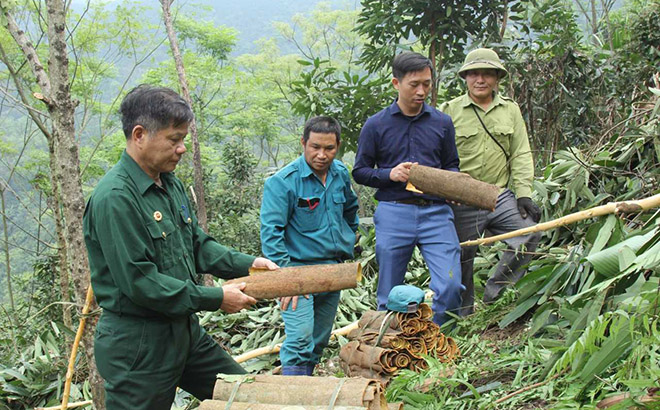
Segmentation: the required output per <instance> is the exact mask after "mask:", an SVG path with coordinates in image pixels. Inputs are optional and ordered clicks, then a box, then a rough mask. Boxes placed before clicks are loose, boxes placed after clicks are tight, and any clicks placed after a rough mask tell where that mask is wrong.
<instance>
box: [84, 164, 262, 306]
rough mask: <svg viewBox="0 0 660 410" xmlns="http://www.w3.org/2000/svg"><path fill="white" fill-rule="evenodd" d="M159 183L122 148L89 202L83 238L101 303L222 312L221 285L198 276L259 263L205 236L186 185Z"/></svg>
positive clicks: (241, 270)
mask: <svg viewBox="0 0 660 410" xmlns="http://www.w3.org/2000/svg"><path fill="white" fill-rule="evenodd" d="M160 178H161V181H162V188H161V187H159V186H158V185H156V183H155V182H154V180H153V179H151V178H150V177H149V176H148V175H147V174H146V173H145V172H144V171H143V170H142V169H141V168H140V166H139V165H138V164H137V163H136V162H135V161H134V160H133V158H131V156H130V155H128V154H127V153H126V151H124V152H123V153H122V156H121V159H120V160H119V162H118V163H117V164H116V165H115V166H114V167H113V168H112V169H111V170H110V171H109V172H108V173H107V174H106V175H105V176H104V177H103V178H102V179H101V181H100V182H99V183H98V185H97V186H96V188H95V189H94V192H93V193H92V196H91V197H90V199H89V201H88V202H87V207H86V209H85V216H84V219H83V233H84V236H85V244H86V245H87V251H88V253H89V265H90V268H91V279H92V286H93V289H94V294H95V295H96V300H97V301H98V303H99V305H100V306H101V307H102V308H103V309H107V310H109V311H112V312H114V313H117V314H127V315H133V316H141V317H163V318H164V317H168V318H175V317H180V316H184V315H189V314H191V313H193V312H197V311H201V310H217V309H218V308H219V307H220V305H221V304H222V296H223V293H222V288H213V287H205V286H199V285H197V284H196V283H195V279H194V275H195V273H196V272H208V273H212V274H214V275H216V276H219V277H222V278H234V277H240V276H245V275H247V273H248V269H249V267H250V266H251V265H252V262H253V261H254V259H255V258H254V257H253V256H249V255H245V254H242V253H239V252H236V251H233V250H231V249H228V248H225V247H224V246H222V245H220V244H219V243H217V242H216V241H215V240H214V239H213V238H211V237H210V236H208V235H206V234H205V233H204V231H203V230H202V229H201V228H200V227H199V226H198V225H197V218H196V217H195V215H194V213H193V212H192V207H191V205H190V201H189V200H188V197H187V196H186V192H185V188H184V186H183V184H182V183H181V181H179V180H178V179H177V178H176V177H175V176H174V175H173V174H170V173H163V174H161V175H160Z"/></svg>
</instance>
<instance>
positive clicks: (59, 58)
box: [0, 0, 105, 410]
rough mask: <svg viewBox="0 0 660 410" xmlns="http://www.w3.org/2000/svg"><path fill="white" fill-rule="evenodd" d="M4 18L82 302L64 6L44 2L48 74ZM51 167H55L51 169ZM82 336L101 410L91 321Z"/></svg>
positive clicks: (79, 205)
mask: <svg viewBox="0 0 660 410" xmlns="http://www.w3.org/2000/svg"><path fill="white" fill-rule="evenodd" d="M0 9H1V10H2V13H3V14H4V16H5V24H6V27H7V29H8V31H9V32H10V34H11V35H12V37H13V38H14V40H15V41H16V43H17V44H18V45H19V47H20V48H21V51H22V52H23V54H24V55H25V58H26V59H27V63H28V64H29V66H30V68H31V69H32V72H33V74H34V76H35V78H36V81H37V84H39V87H40V88H41V91H42V93H41V94H35V97H36V98H38V99H40V100H41V101H43V102H44V103H45V104H46V106H47V107H48V112H49V114H50V118H51V122H52V131H51V132H50V134H48V133H44V135H46V137H47V138H52V140H53V141H52V143H53V144H54V151H55V161H52V162H51V172H52V173H53V174H54V175H55V181H56V184H57V185H60V187H61V191H60V192H61V195H62V206H63V216H64V220H65V227H66V243H67V248H68V249H67V255H68V257H69V267H70V269H71V273H72V277H73V281H74V289H75V293H76V300H77V302H78V303H79V304H81V305H82V304H83V303H84V301H85V296H86V294H87V288H88V287H89V283H90V281H89V274H88V272H89V263H88V261H87V250H86V248H85V243H84V240H83V235H82V217H83V212H84V208H85V202H84V199H83V193H82V185H81V180H80V162H79V158H78V145H77V144H76V140H75V126H74V112H75V108H76V102H74V101H73V100H72V99H71V92H70V85H69V58H68V55H67V44H66V35H67V34H66V5H65V3H64V1H62V0H51V1H48V2H47V9H48V10H47V12H48V44H49V47H48V51H49V59H48V63H49V64H48V73H46V70H45V69H44V66H43V65H42V64H41V62H40V60H39V55H38V54H37V52H36V50H35V48H34V46H33V45H32V43H31V42H30V40H29V39H28V38H27V36H26V35H25V32H24V31H23V30H21V29H20V28H19V27H18V25H17V24H16V20H15V19H14V16H13V15H12V13H11V12H10V11H9V9H8V8H7V5H6V4H4V3H3V4H2V5H0ZM52 167H55V169H52ZM92 322H93V323H92V326H90V327H89V328H88V329H89V330H88V331H87V332H85V335H84V336H83V341H82V343H83V347H84V348H85V353H86V357H87V365H88V368H89V381H90V385H91V388H92V395H93V398H94V405H95V407H96V409H97V410H102V409H105V392H104V390H103V381H102V379H101V377H100V375H99V374H98V370H97V369H96V363H95V362H94V343H93V329H94V326H93V325H95V323H94V322H95V321H92Z"/></svg>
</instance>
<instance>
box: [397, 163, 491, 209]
mask: <svg viewBox="0 0 660 410" xmlns="http://www.w3.org/2000/svg"><path fill="white" fill-rule="evenodd" d="M409 181H410V183H411V184H413V185H414V186H415V188H417V189H418V190H419V191H422V192H423V193H425V194H429V195H433V196H437V197H440V198H445V199H449V200H451V201H456V202H458V203H460V204H462V205H469V206H474V207H477V208H481V209H486V210H488V211H494V210H495V205H496V204H497V197H498V195H499V193H500V188H499V187H497V186H495V185H492V184H487V183H485V182H481V181H479V180H476V179H474V178H472V177H471V176H469V175H468V174H465V173H461V172H452V171H445V170H443V169H437V168H431V167H427V166H424V165H417V164H415V165H413V166H412V167H411V168H410V178H409ZM406 189H409V190H412V189H410V188H406Z"/></svg>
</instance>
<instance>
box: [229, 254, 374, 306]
mask: <svg viewBox="0 0 660 410" xmlns="http://www.w3.org/2000/svg"><path fill="white" fill-rule="evenodd" d="M361 278H362V266H361V265H360V263H359V262H355V263H337V264H331V265H307V266H292V267H288V268H280V269H277V270H273V271H264V270H257V271H254V272H253V271H251V273H250V276H244V277H242V278H237V279H232V280H230V281H227V282H226V283H227V284H231V283H241V282H245V284H246V286H245V289H244V290H243V292H244V293H245V294H246V295H249V296H252V297H253V298H255V299H271V298H280V297H284V296H298V295H307V294H310V293H319V292H331V291H335V290H342V289H350V288H355V287H357V283H358V281H359V280H360V279H361Z"/></svg>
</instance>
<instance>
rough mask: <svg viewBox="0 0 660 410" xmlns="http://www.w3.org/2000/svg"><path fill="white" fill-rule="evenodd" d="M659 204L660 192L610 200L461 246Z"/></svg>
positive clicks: (632, 211)
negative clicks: (639, 197) (634, 197)
mask: <svg viewBox="0 0 660 410" xmlns="http://www.w3.org/2000/svg"><path fill="white" fill-rule="evenodd" d="M659 206H660V194H656V195H653V196H650V197H648V198H644V199H639V200H635V201H623V202H610V203H608V204H606V205H601V206H597V207H595V208H591V209H586V210H584V211H580V212H576V213H573V214H570V215H566V216H562V217H561V218H558V219H554V220H552V221H548V222H543V223H540V224H538V225H534V226H530V227H527V228H523V229H518V230H516V231H511V232H507V233H505V234H502V235H495V236H490V237H488V238H481V239H476V240H473V241H465V242H461V246H476V245H485V244H488V243H493V242H497V241H501V240H504V239H509V238H514V237H516V236H522V235H527V234H528V233H533V232H543V231H547V230H550V229H554V228H558V227H560V226H564V225H569V224H572V223H575V222H579V221H582V220H584V219H589V218H595V217H597V216H603V215H609V214H618V213H634V212H641V211H646V210H648V209H652V208H657V207H659Z"/></svg>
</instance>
